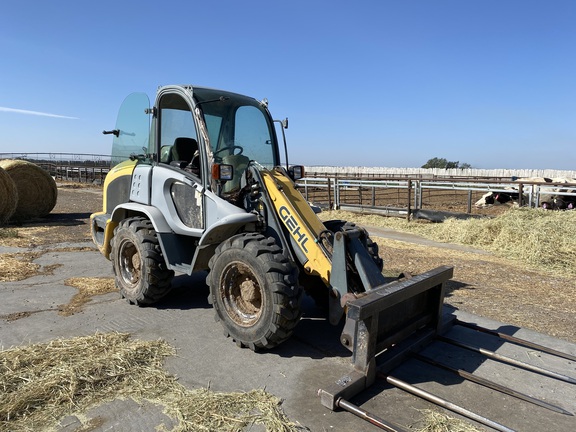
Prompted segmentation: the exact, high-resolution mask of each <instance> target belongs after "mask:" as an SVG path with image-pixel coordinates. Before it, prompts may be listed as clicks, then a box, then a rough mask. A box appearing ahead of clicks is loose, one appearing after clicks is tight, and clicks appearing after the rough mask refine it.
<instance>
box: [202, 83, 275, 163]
mask: <svg viewBox="0 0 576 432" xmlns="http://www.w3.org/2000/svg"><path fill="white" fill-rule="evenodd" d="M194 97H195V99H196V101H197V105H198V106H199V108H200V110H201V111H202V112H203V114H204V121H205V123H206V127H207V129H208V137H209V139H210V146H211V149H212V152H213V154H214V159H215V161H216V162H221V161H222V160H226V158H227V157H231V156H233V155H243V156H245V157H247V158H248V159H249V160H253V161H256V162H258V163H259V164H261V165H263V166H265V167H266V168H273V167H274V166H276V165H278V162H279V160H278V147H277V145H276V134H275V132H274V127H273V125H272V123H271V119H270V115H269V114H268V110H267V109H266V108H265V107H264V106H262V105H261V104H260V102H258V101H257V100H255V99H252V98H249V97H246V96H241V95H238V94H234V93H229V92H224V91H221V90H212V89H203V88H194Z"/></svg>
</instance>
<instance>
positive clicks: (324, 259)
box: [262, 170, 332, 286]
mask: <svg viewBox="0 0 576 432" xmlns="http://www.w3.org/2000/svg"><path fill="white" fill-rule="evenodd" d="M262 178H263V179H264V184H265V186H266V189H267V191H268V193H269V195H270V198H271V200H272V202H273V204H274V207H275V209H276V213H277V214H278V216H279V217H280V219H281V220H282V223H284V225H285V226H286V228H287V229H288V231H289V232H290V236H291V237H292V239H293V240H294V242H295V243H296V244H297V245H298V248H299V249H300V251H301V252H302V253H303V254H304V256H305V257H306V262H303V263H302V266H303V267H304V270H305V271H306V272H307V273H308V274H311V275H316V276H320V278H321V279H322V281H324V283H325V284H326V285H327V286H329V285H330V273H331V270H332V261H331V259H330V258H329V257H328V256H327V255H326V253H325V252H324V250H323V249H322V248H321V247H320V245H319V243H318V241H317V239H318V238H319V237H320V236H321V233H322V232H323V231H326V227H325V226H324V224H323V223H322V221H321V220H320V219H319V218H318V216H317V215H316V213H314V210H312V208H311V207H310V204H308V202H307V201H306V199H305V198H304V197H303V196H302V194H301V193H300V192H299V191H298V190H297V189H296V188H295V187H294V183H293V182H292V180H291V179H290V178H289V177H288V176H287V175H286V174H285V173H284V172H283V171H281V170H272V171H264V172H263V173H262Z"/></svg>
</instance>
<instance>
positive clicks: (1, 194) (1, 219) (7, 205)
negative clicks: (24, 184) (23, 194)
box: [0, 167, 18, 226]
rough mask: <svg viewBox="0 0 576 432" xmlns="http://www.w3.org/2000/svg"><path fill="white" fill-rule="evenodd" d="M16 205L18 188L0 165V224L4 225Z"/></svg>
mask: <svg viewBox="0 0 576 432" xmlns="http://www.w3.org/2000/svg"><path fill="white" fill-rule="evenodd" d="M17 205H18V189H16V184H14V180H12V177H10V174H8V173H7V172H6V170H4V169H3V168H1V167H0V226H2V225H4V224H5V223H6V222H7V221H8V220H10V218H11V217H12V215H13V214H14V211H15V210H16V206H17Z"/></svg>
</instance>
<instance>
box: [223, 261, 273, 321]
mask: <svg viewBox="0 0 576 432" xmlns="http://www.w3.org/2000/svg"><path fill="white" fill-rule="evenodd" d="M220 297H221V299H222V303H223V305H224V310H225V311H226V313H227V314H228V316H229V317H230V319H232V320H233V321H234V322H235V323H237V324H238V325H240V326H242V327H251V326H253V325H254V324H255V323H256V322H257V321H258V320H259V319H260V316H261V315H262V310H263V306H264V304H263V303H264V298H263V296H262V289H261V288H260V284H259V282H258V279H257V277H256V275H255V274H254V272H252V270H250V268H249V267H248V266H246V265H244V264H242V263H239V262H232V263H230V264H228V265H227V266H226V268H225V269H224V271H223V272H222V279H221V284H220Z"/></svg>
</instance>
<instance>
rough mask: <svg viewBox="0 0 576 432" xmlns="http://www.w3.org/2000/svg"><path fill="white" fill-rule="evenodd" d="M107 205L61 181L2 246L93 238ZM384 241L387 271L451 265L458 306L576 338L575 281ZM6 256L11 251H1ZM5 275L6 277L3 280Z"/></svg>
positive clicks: (34, 249) (97, 194) (37, 249)
mask: <svg viewBox="0 0 576 432" xmlns="http://www.w3.org/2000/svg"><path fill="white" fill-rule="evenodd" d="M101 208H102V189H101V188H98V187H80V186H79V185H77V184H59V188H58V201H57V204H56V207H55V208H54V210H53V211H52V212H51V214H50V215H49V216H48V217H46V218H43V219H38V220H36V221H32V222H30V223H26V224H25V225H24V226H21V227H13V228H16V229H17V230H18V232H19V235H18V237H16V238H11V237H8V238H0V246H17V247H24V248H28V250H29V252H30V253H32V254H33V255H34V256H36V255H37V253H44V252H45V251H47V250H50V248H51V247H52V245H54V244H58V243H62V242H68V243H78V242H86V241H89V240H90V226H89V218H90V214H91V213H93V212H96V211H100V210H101ZM372 237H373V238H374V240H375V241H376V242H377V243H378V244H379V245H380V254H381V256H382V257H383V258H384V262H385V273H387V274H389V275H394V274H397V273H400V272H410V273H412V274H417V273H421V272H424V271H426V270H430V269H432V268H434V267H437V266H440V265H452V266H454V268H455V271H454V278H453V280H452V281H450V282H449V286H448V293H447V298H446V301H447V302H448V303H450V304H451V305H453V306H454V307H456V308H459V309H462V310H465V311H466V312H470V313H473V314H476V315H481V316H484V317H487V318H491V319H495V320H498V321H501V322H504V323H507V324H510V325H514V326H518V327H526V328H529V329H532V330H536V331H539V332H542V333H545V334H548V335H550V336H554V337H557V338H560V339H564V340H568V341H571V342H576V332H575V331H574V328H575V324H576V296H575V295H574V292H575V290H576V282H575V281H574V280H572V279H570V278H567V277H561V276H553V275H551V274H545V273H539V272H535V271H532V270H529V269H526V268H525V267H524V266H522V265H520V264H518V263H516V262H514V261H508V260H504V259H502V258H498V257H495V256H494V255H492V254H490V253H487V252H483V251H477V250H462V249H456V248H450V247H446V245H430V244H426V245H424V244H416V243H413V242H405V241H397V240H391V239H389V238H386V237H385V236H378V235H374V234H372ZM2 255H4V256H5V257H6V256H7V255H8V254H0V259H2ZM0 280H1V279H0Z"/></svg>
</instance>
